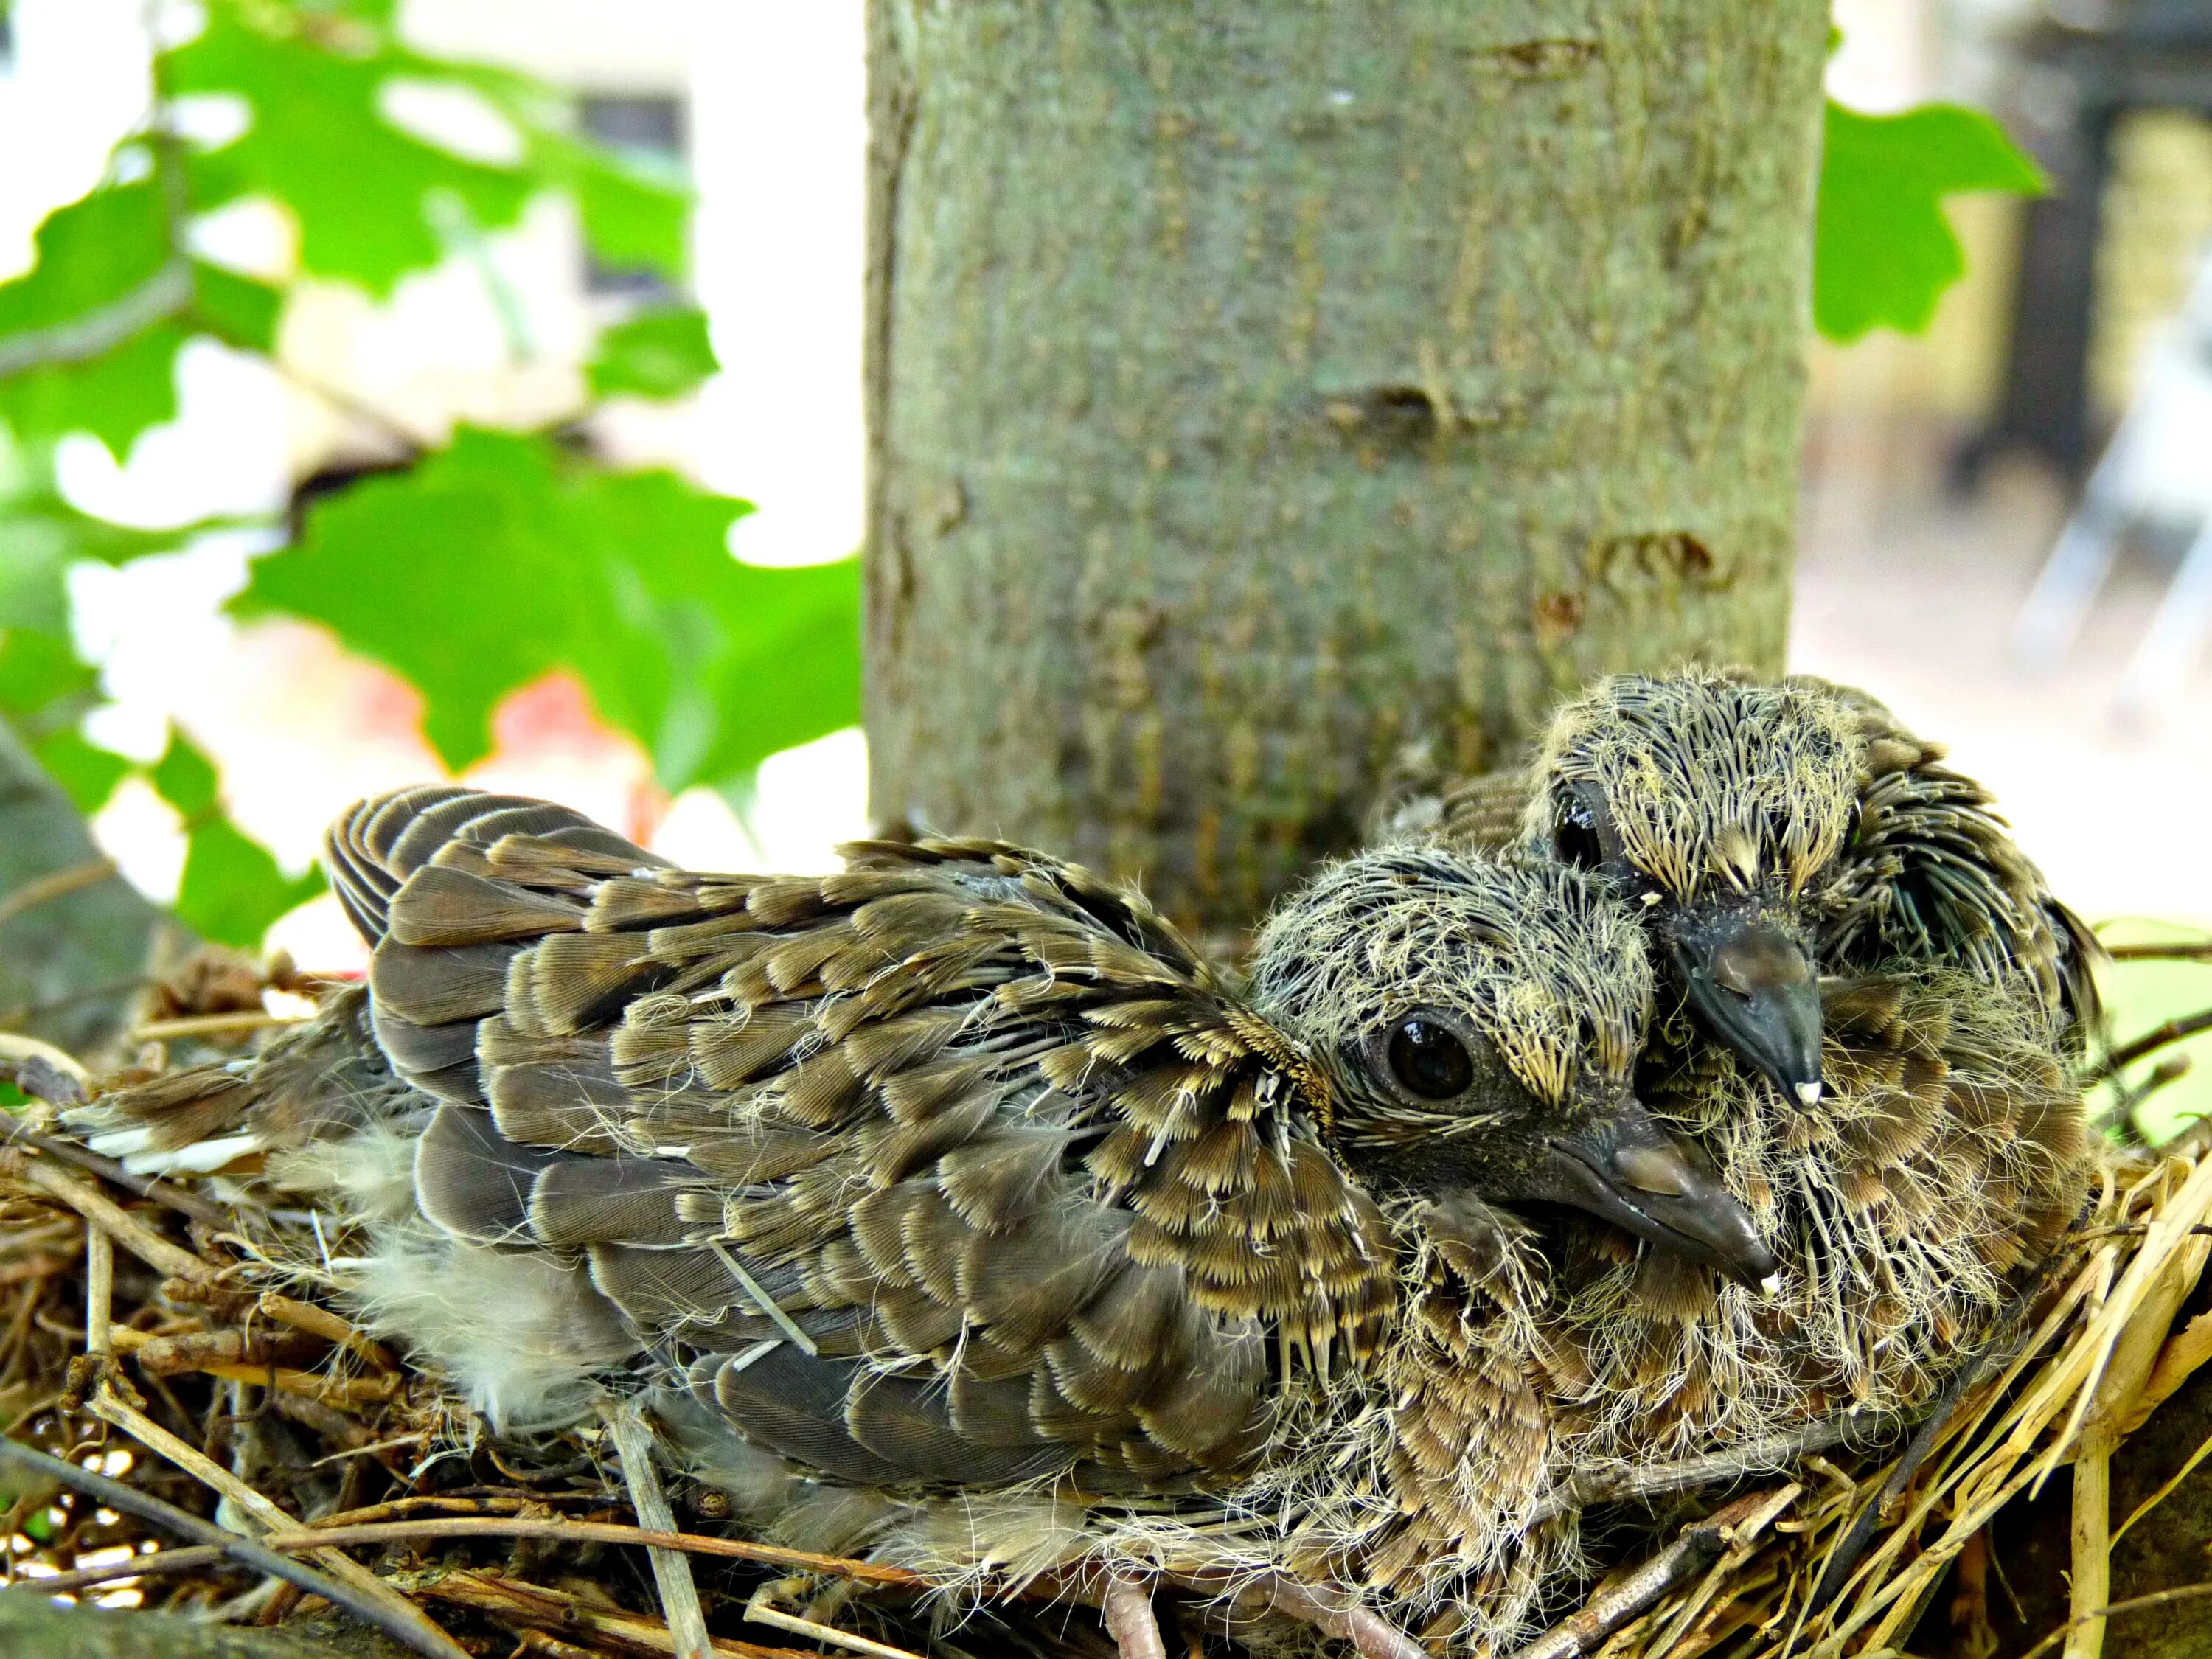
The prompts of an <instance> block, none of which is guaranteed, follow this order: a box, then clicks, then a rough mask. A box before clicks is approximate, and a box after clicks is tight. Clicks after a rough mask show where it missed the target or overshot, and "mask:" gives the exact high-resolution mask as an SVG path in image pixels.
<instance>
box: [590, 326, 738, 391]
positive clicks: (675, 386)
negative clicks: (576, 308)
mask: <svg viewBox="0 0 2212 1659" xmlns="http://www.w3.org/2000/svg"><path fill="white" fill-rule="evenodd" d="M720 367H721V365H720V363H719V362H716V361H715V358H714V347H713V346H712V345H711V344H709V343H708V339H707V313H705V312H703V311H702V310H700V309H699V308H698V307H696V306H662V307H655V308H654V309H653V310H650V311H644V312H641V313H638V315H636V316H635V317H633V318H631V319H629V321H628V322H623V323H617V324H616V325H614V326H612V327H611V328H609V329H608V330H606V331H605V332H604V333H602V334H601V335H600V336H599V351H598V353H597V355H596V356H593V358H592V363H591V368H590V375H591V385H592V396H593V397H594V398H611V397H615V396H617V395H620V394H622V393H625V392H626V393H628V394H629V395H630V396H632V397H637V398H680V397H682V396H683V395H684V393H685V392H689V391H690V390H691V389H692V388H693V387H695V386H697V385H698V384H699V382H700V381H702V380H705V379H706V378H707V377H708V375H709V374H713V373H714V371H715V370H716V369H718V368H720Z"/></svg>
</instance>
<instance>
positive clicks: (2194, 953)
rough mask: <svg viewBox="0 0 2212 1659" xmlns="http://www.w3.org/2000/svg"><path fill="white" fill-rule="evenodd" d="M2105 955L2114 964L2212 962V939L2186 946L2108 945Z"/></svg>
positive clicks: (2201, 940) (2200, 940)
mask: <svg viewBox="0 0 2212 1659" xmlns="http://www.w3.org/2000/svg"><path fill="white" fill-rule="evenodd" d="M2105 954H2106V956H2108V957H2111V958H2112V960H2113V961H2114V962H2205V961H2212V939H2199V940H2196V941H2193V942H2191V943H2190V944H2186V945H2106V947H2105Z"/></svg>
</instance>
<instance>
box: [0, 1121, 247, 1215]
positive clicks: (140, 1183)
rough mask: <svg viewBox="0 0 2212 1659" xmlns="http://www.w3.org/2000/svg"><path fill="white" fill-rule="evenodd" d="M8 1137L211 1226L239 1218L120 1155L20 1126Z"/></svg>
mask: <svg viewBox="0 0 2212 1659" xmlns="http://www.w3.org/2000/svg"><path fill="white" fill-rule="evenodd" d="M7 1138H8V1139H10V1140H20V1141H21V1142H22V1143H23V1144H24V1145H25V1146H35V1147H36V1148H38V1150H39V1151H40V1152H44V1153H45V1154H46V1156H47V1157H48V1158H59V1159H60V1160H61V1161H62V1162H63V1163H64V1164H75V1165H76V1167H77V1168H78V1169H80V1170H83V1171H84V1172H85V1173H86V1174H88V1175H96V1176H100V1178H101V1179H102V1180H103V1181H112V1182H114V1183H115V1184H116V1185H117V1186H118V1187H121V1188H125V1190H126V1191H129V1192H134V1193H136V1194H138V1196H139V1197H141V1198H145V1199H151V1200H153V1201H154V1202H155V1203H156V1204H161V1205H166V1206H167V1207H168V1208H170V1209H172V1210H174V1211H176V1212H178V1213H179V1214H180V1215H188V1216H190V1217H191V1218H192V1219H193V1220H195V1221H203V1222H205V1223H206V1224H207V1225H209V1226H210V1227H228V1226H232V1225H235V1222H236V1218H235V1217H234V1216H233V1215H231V1214H230V1212H228V1211H227V1210H225V1209H224V1208H223V1207H222V1206H221V1205H219V1204H210V1203H209V1202H208V1200H205V1199H204V1198H202V1197H201V1196H200V1195H199V1194H197V1193H188V1192H186V1191H185V1189H184V1188H181V1187H176V1186H172V1185H171V1184H170V1183H169V1182H166V1181H162V1180H159V1179H157V1178H156V1177H155V1176H142V1175H133V1174H131V1171H130V1170H126V1169H125V1168H124V1167H123V1165H122V1164H121V1163H120V1162H119V1161H118V1160H117V1159H115V1158H103V1157H101V1156H100V1154H99V1153H98V1152H88V1151H87V1150H86V1149H85V1148H83V1147H82V1146H77V1145H76V1144H75V1143H74V1142H71V1141H67V1140H60V1139H56V1138H55V1137H53V1136H52V1135H42V1134H39V1133H35V1132H33V1131H32V1130H30V1129H26V1128H21V1127H19V1128H16V1129H15V1130H13V1131H12V1132H11V1133H9V1135H8V1137H7Z"/></svg>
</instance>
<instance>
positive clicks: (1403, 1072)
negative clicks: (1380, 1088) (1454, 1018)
mask: <svg viewBox="0 0 2212 1659" xmlns="http://www.w3.org/2000/svg"><path fill="white" fill-rule="evenodd" d="M1389 1059H1390V1071H1391V1074H1392V1075H1393V1076H1395V1078H1396V1079H1398V1081H1399V1082H1400V1083H1401V1084H1403V1085H1405V1086H1406V1087H1407V1089H1409V1090H1411V1091H1413V1093H1415V1094H1417V1095H1419V1096H1420V1097H1422V1098H1423V1099H1424V1100H1449V1099H1451V1098H1452V1097H1454V1096H1455V1095H1463V1094H1465V1093H1466V1092H1467V1090H1468V1085H1469V1084H1471V1083H1473V1082H1474V1058H1473V1057H1472V1056H1471V1055H1469V1054H1468V1052H1467V1044H1465V1043H1464V1042H1461V1041H1460V1040H1459V1038H1458V1037H1457V1036H1455V1034H1454V1033H1453V1032H1452V1031H1451V1030H1449V1028H1448V1027H1446V1026H1444V1025H1443V1024H1441V1023H1439V1022H1438V1021H1437V1020H1434V1019H1431V1018H1428V1017H1427V1016H1426V1015H1424V1014H1415V1015H1414V1016H1413V1018H1411V1019H1407V1020H1401V1022H1400V1023H1399V1025H1398V1029H1397V1030H1395V1031H1393V1032H1391V1033H1390V1048H1389Z"/></svg>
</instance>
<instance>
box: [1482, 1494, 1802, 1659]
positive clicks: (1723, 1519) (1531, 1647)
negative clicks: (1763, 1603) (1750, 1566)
mask: <svg viewBox="0 0 2212 1659" xmlns="http://www.w3.org/2000/svg"><path fill="white" fill-rule="evenodd" d="M1777 1496H1778V1491H1767V1492H1746V1493H1745V1494H1744V1495H1743V1496H1742V1497H1741V1498H1737V1499H1735V1502H1733V1503H1731V1504H1726V1505H1725V1506H1723V1508H1721V1509H1717V1510H1714V1511H1713V1513H1712V1514H1711V1515H1709V1516H1706V1517H1705V1519H1704V1520H1703V1521H1699V1522H1694V1523H1693V1524H1692V1525H1690V1526H1687V1527H1685V1528H1683V1529H1682V1534H1681V1536H1680V1537H1679V1538H1677V1539H1676V1540H1675V1541H1674V1542H1673V1543H1671V1544H1669V1545H1668V1547H1666V1548H1665V1549H1663V1550H1662V1551H1660V1552H1659V1553H1658V1554H1656V1555H1655V1556H1653V1557H1652V1558H1651V1559H1650V1560H1649V1561H1646V1562H1645V1563H1644V1565H1642V1566H1640V1567H1638V1568H1637V1569H1636V1571H1633V1572H1631V1573H1628V1574H1626V1576H1624V1577H1621V1578H1620V1579H1619V1580H1618V1581H1616V1582H1615V1583H1613V1585H1612V1586H1611V1587H1610V1588H1608V1589H1601V1590H1600V1591H1599V1592H1598V1593H1597V1594H1596V1595H1593V1596H1591V1597H1590V1599H1589V1601H1587V1602H1585V1603H1583V1607H1582V1610H1581V1611H1580V1612H1578V1613H1575V1614H1574V1615H1573V1616H1572V1617H1571V1618H1569V1619H1565V1620H1562V1621H1560V1622H1559V1624H1556V1625H1554V1626H1552V1628H1551V1629H1549V1630H1547V1631H1546V1632H1544V1633H1543V1634H1542V1635H1541V1636H1540V1637H1538V1638H1536V1639H1535V1640H1534V1641H1533V1642H1531V1643H1529V1644H1528V1646H1527V1647H1524V1648H1522V1649H1521V1650H1519V1651H1518V1652H1516V1653H1515V1654H1514V1655H1513V1659H1581V1656H1583V1655H1584V1654H1588V1653H1594V1652H1595V1651H1596V1650H1597V1646H1598V1644H1600V1643H1601V1642H1602V1641H1604V1640H1605V1638H1607V1637H1608V1636H1610V1635H1612V1634H1613V1632H1615V1631H1617V1630H1619V1629H1620V1627H1621V1626H1623V1625H1625V1624H1626V1623H1627V1622H1628V1621H1629V1620H1631V1619H1633V1618H1634V1617H1635V1616H1636V1615H1637V1614H1638V1613H1641V1612H1643V1611H1644V1608H1646V1607H1650V1605H1651V1604H1652V1603H1653V1602H1655V1601H1657V1600H1659V1598H1660V1597H1661V1596H1662V1595H1666V1594H1667V1593H1668V1591H1669V1590H1671V1589H1674V1587H1675V1586H1676V1585H1678V1584H1682V1583H1687V1582H1688V1581H1689V1580H1690V1579H1692V1578H1694V1577H1697V1576H1698V1575H1699V1573H1701V1572H1703V1571H1705V1569H1706V1568H1708V1567H1710V1566H1711V1565H1712V1564H1713V1563H1714V1562H1716V1561H1717V1560H1719V1559H1721V1557H1722V1555H1723V1554H1724V1553H1726V1552H1727V1551H1728V1549H1729V1547H1730V1546H1731V1545H1733V1544H1734V1543H1735V1533H1736V1528H1738V1527H1740V1526H1742V1525H1744V1523H1745V1522H1749V1521H1751V1520H1752V1519H1753V1517H1754V1516H1757V1515H1758V1514H1759V1511H1760V1510H1763V1509H1765V1508H1766V1506H1767V1505H1768V1504H1771V1503H1772V1502H1773V1500H1774V1499H1775V1498H1776V1497H1777Z"/></svg>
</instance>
